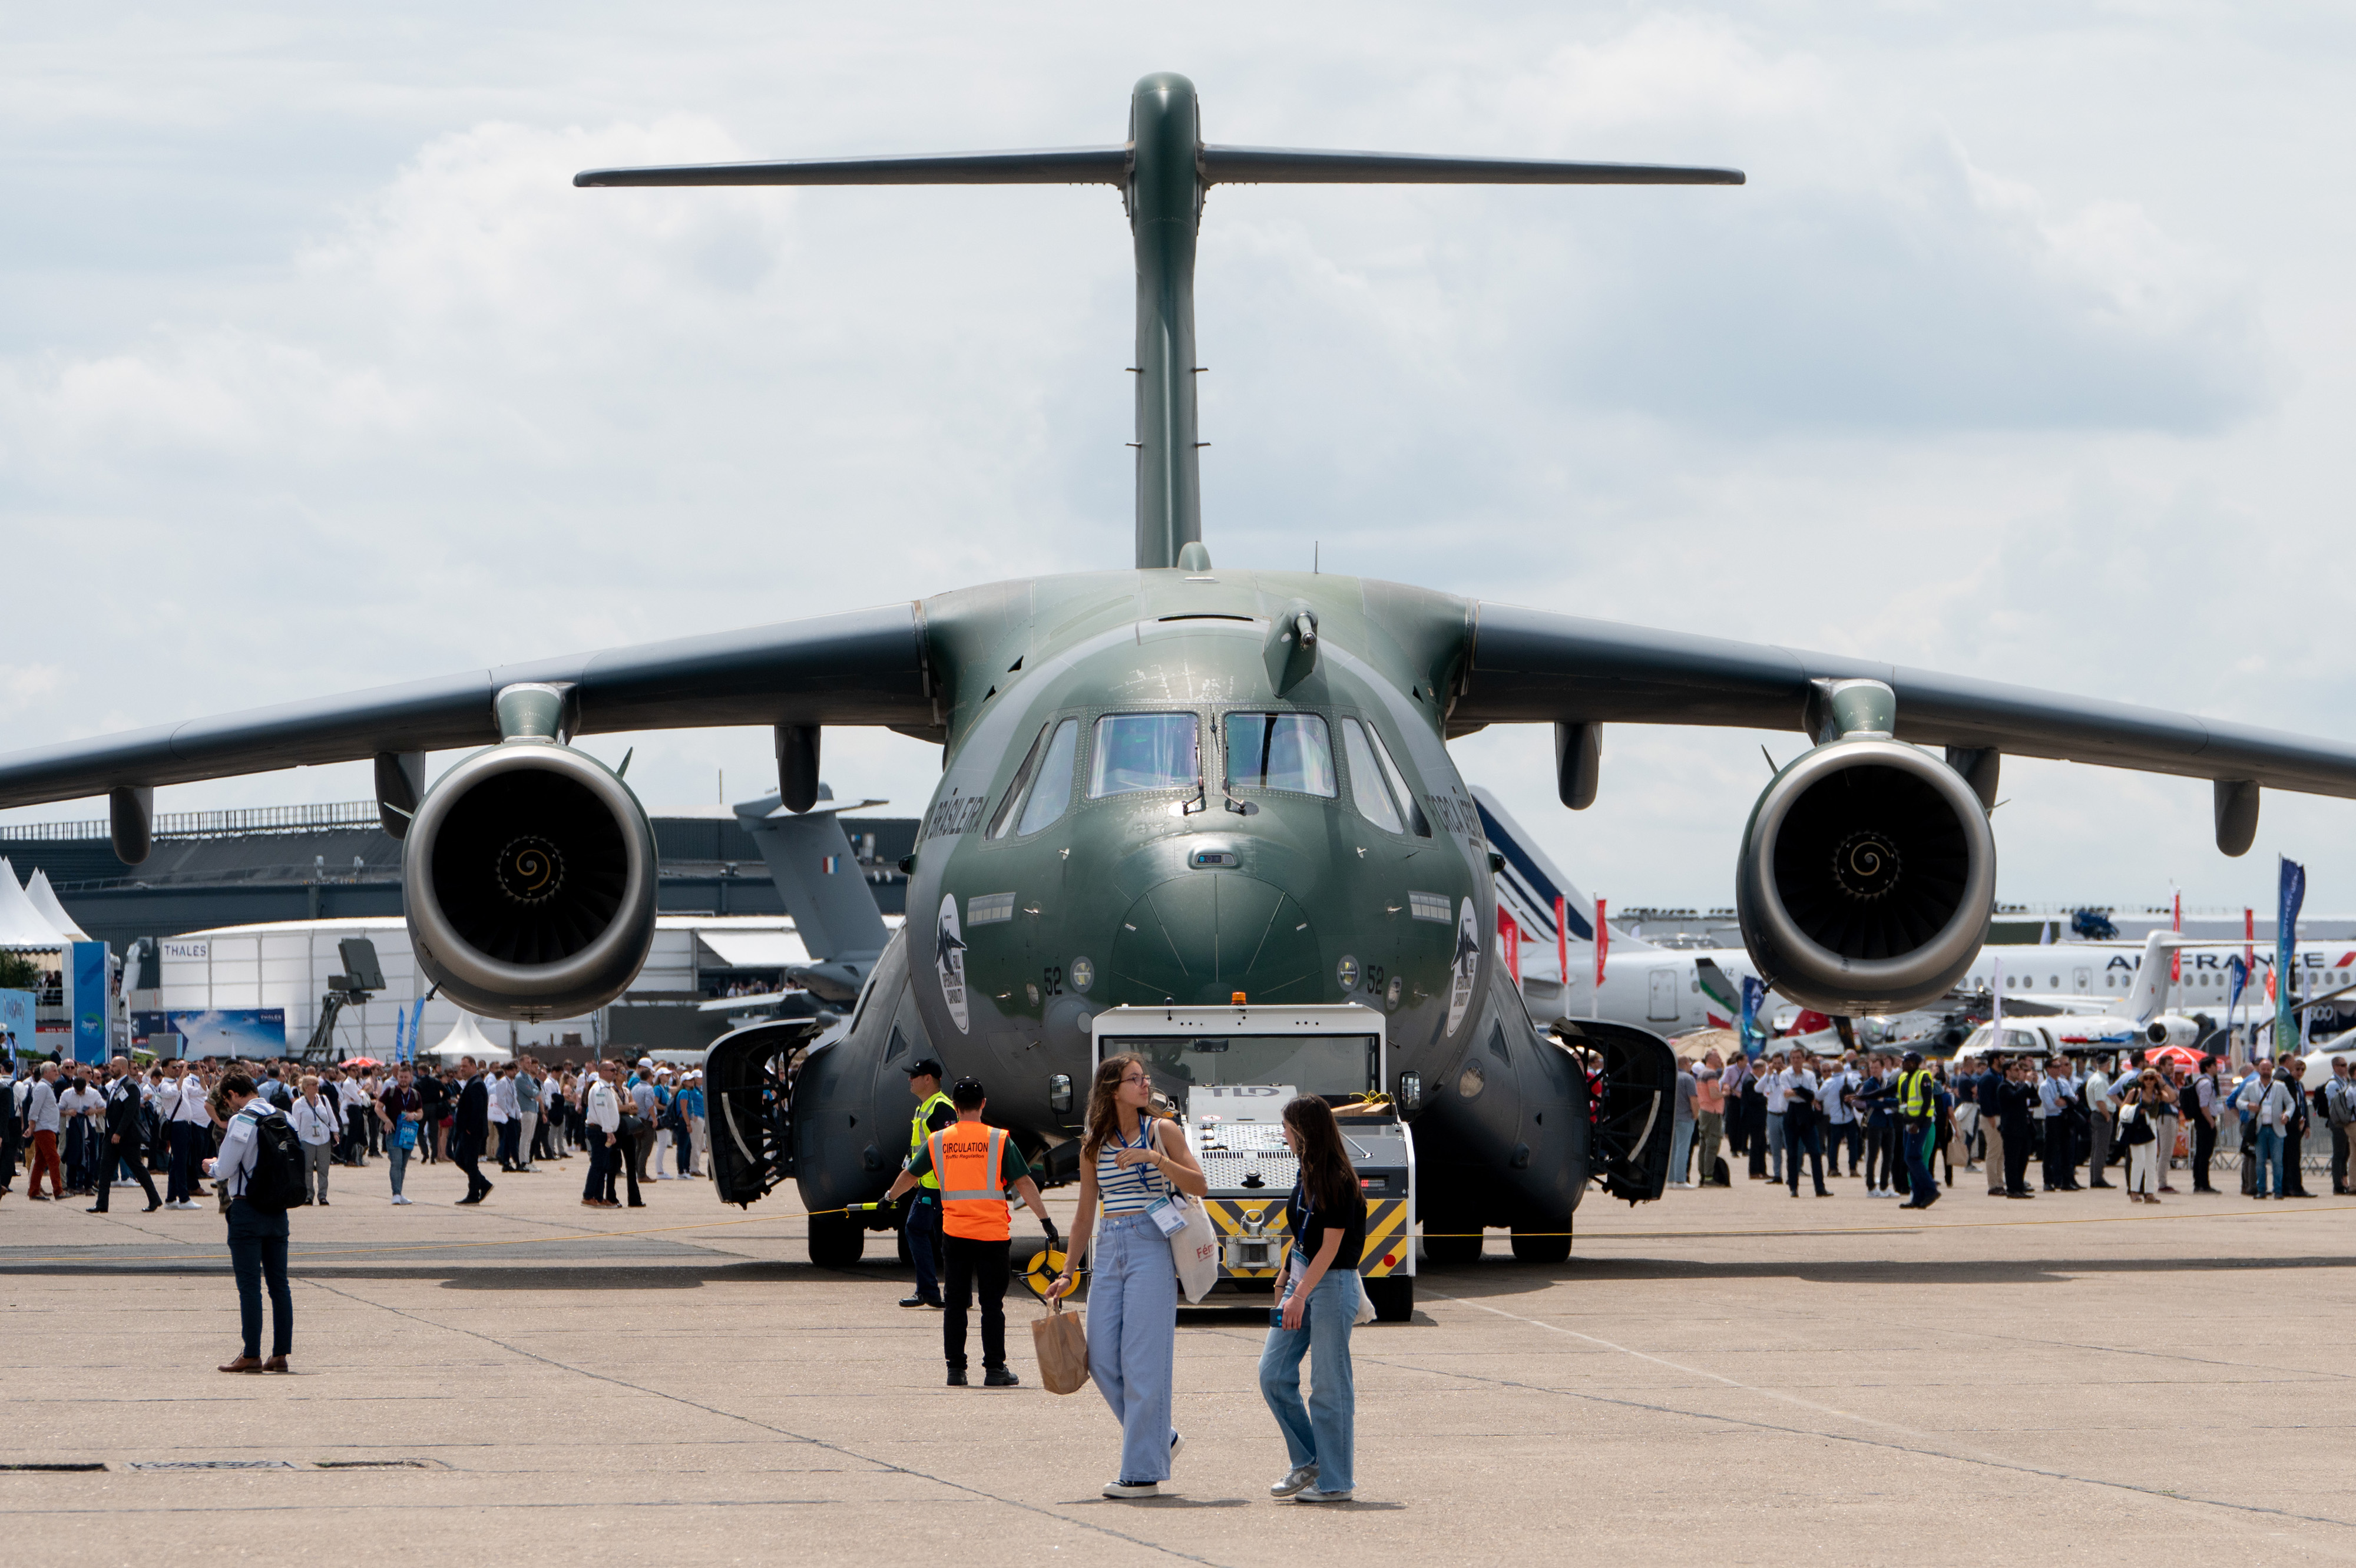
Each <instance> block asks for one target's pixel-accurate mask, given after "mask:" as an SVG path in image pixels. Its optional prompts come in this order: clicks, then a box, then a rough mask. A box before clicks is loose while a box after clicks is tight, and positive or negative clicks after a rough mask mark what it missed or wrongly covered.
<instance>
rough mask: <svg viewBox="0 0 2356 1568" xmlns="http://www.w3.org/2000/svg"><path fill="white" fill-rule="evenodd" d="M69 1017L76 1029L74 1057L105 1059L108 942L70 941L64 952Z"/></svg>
mask: <svg viewBox="0 0 2356 1568" xmlns="http://www.w3.org/2000/svg"><path fill="white" fill-rule="evenodd" d="M65 961H66V975H65V980H66V998H65V1000H66V1017H67V1018H68V1019H70V1021H71V1024H72V1028H73V1059H74V1060H76V1061H78V1062H92V1063H97V1062H103V1061H105V1060H106V1058H107V1057H108V1055H109V1054H110V1053H109V1052H108V1050H107V1039H106V1006H107V989H106V944H105V943H104V942H70V943H68V944H67V947H66V951H65Z"/></svg>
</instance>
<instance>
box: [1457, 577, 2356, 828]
mask: <svg viewBox="0 0 2356 1568" xmlns="http://www.w3.org/2000/svg"><path fill="white" fill-rule="evenodd" d="M1474 615H1475V628H1474V634H1473V639H1472V654H1471V657H1470V659H1469V660H1467V666H1466V669H1465V671H1464V674H1463V676H1462V681H1461V683H1460V689H1459V692H1458V694H1457V698H1456V701H1455V703H1454V705H1453V706H1452V707H1451V709H1450V710H1449V715H1448V724H1449V728H1450V730H1451V733H1458V734H1461V733H1463V732H1464V731H1466V730H1469V729H1471V728H1474V727H1477V726H1479V725H1484V724H1515V723H1521V724H1527V723H1547V722H1551V723H1556V724H1566V725H1580V724H1601V723H1607V722H1616V723H1622V724H1649V725H1733V726H1738V727H1741V728H1748V729H1795V730H1800V731H1802V732H1803V733H1806V732H1807V731H1809V730H1810V729H1811V728H1812V727H1813V725H1812V722H1811V714H1812V703H1813V701H1814V699H1815V697H1816V695H1817V688H1816V687H1815V684H1814V683H1815V682H1820V681H1838V680H1853V679H1863V680H1871V681H1879V682H1883V683H1885V684H1886V685H1888V686H1889V687H1890V689H1891V690H1892V691H1893V692H1894V693H1896V694H1897V698H1898V720H1897V731H1896V735H1897V738H1899V739H1900V740H1905V741H1912V742H1915V743H1917V744H1921V745H1929V746H1948V747H1951V748H1955V749H1959V750H1975V749H1984V750H1987V751H1992V752H1999V753H2010V754H2012V755H2014V756H2018V757H2053V758H2057V759H2059V760H2061V761H2066V762H2093V763H2100V764H2102V765H2103V766H2104V767H2109V768H2136V769H2139V770H2142V771H2144V772H2149V773H2174V774H2179V775H2182V776H2184V777H2187V778H2192V779H2215V780H2218V781H2220V782H2221V784H2225V785H2232V784H2255V785H2264V786H2265V787H2266V788H2269V789H2295V790H2298V791H2300V792H2301V793H2305V794H2310V795H2339V796H2347V797H2356V746H2351V745H2348V744H2346V743H2344V742H2340V741H2330V740H2314V739H2309V738H2308V737H2306V736H2295V735H2288V734H2285V733H2283V732H2280V731H2276V730H2265V729H2258V728H2254V727H2253V726H2251V725H2237V724H2231V723H2227V722H2225V721H2223V720H2219V719H2202V718H2195V717H2192V716H2191V715H2190V714H2172V713H2168V712H2166V711H2164V710H2162V709H2158V708H2145V707H2137V706H2135V705H2133V704H2130V703H2111V702H2104V701H2101V700H2099V699H2096V698H2092V697H2070V696H2061V695H2057V694H2055V693H2050V692H2040V691H2038V690H2036V689H2035V688H2033V687H2028V686H2014V685H2008V684H2005V683H2003V682H1996V681H1981V680H1976V679H1974V678H1972V677H1970V676H1965V675H1944V674H1940V673H1938V672H1936V671H1928V670H1910V669H1906V668H1904V667H1902V666H1900V665H1894V664H1880V663H1876V662H1874V661H1872V660H1864V659H1857V658H1852V657H1847V656H1845V655H1840V654H1831V653H1805V652H1801V651H1799V650H1794V649H1789V648H1776V647H1770V646H1765V645H1762V644H1757V643H1747V642H1730V641H1726V640H1724V639H1719V638H1713V637H1697V636H1693V635H1690V634H1687V633H1684V632H1675V631H1655V630H1653V629H1650V628H1644V627H1636V626H1626V625H1622V624H1620V623H1618V622H1614V621H1604V620H1590V619H1587V618H1583V617H1579V616H1568V615H1557V614H1554V613H1552V612H1550V611H1547V610H1534V609H1524V608H1521V607H1518V606H1513V605H1500V604H1492V603H1487V602H1485V601H1484V602H1482V603H1480V604H1477V605H1476V606H1475V607H1474ZM2220 810H2221V822H2222V811H2223V791H2222V789H2221V792H2220ZM2250 822H2251V825H2252V826H2254V825H2255V815H2254V795H2253V811H2252V813H2251V819H2250Z"/></svg>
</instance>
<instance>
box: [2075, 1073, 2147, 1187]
mask: <svg viewBox="0 0 2356 1568" xmlns="http://www.w3.org/2000/svg"><path fill="white" fill-rule="evenodd" d="M2085 1083H2086V1185H2087V1186H2088V1187H2111V1186H2114V1185H2115V1184H2114V1183H2111V1182H2107V1181H2104V1179H2103V1173H2104V1171H2107V1170H2109V1169H2110V1168H2111V1118H2112V1117H2114V1116H2115V1115H2117V1114H2118V1112H2119V1106H2118V1101H2115V1100H2114V1099H2113V1098H2112V1097H2111V1075H2110V1074H2109V1073H2108V1072H2105V1071H2104V1058H2101V1057H2095V1058H2092V1059H2091V1060H2090V1061H2088V1062H2087V1064H2086V1079H2085ZM2141 1114H2144V1115H2150V1114H2152V1112H2151V1111H2150V1110H2149V1109H2148V1108H2146V1109H2145V1110H2144V1111H2143V1112H2141ZM2154 1125H2155V1126H2157V1125H2158V1123H2157V1122H2155V1123H2154Z"/></svg>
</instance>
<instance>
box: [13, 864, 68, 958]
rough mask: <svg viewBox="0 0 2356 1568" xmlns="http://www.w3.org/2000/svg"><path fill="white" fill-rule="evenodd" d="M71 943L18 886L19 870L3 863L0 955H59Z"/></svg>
mask: <svg viewBox="0 0 2356 1568" xmlns="http://www.w3.org/2000/svg"><path fill="white" fill-rule="evenodd" d="M67 940H69V939H68V938H67V937H66V936H65V934H64V933H63V932H61V931H59V929H58V928H57V927H56V926H55V925H54V924H52V923H51V922H50V920H49V919H48V917H46V916H44V915H43V914H42V913H41V911H40V909H39V908H37V907H36V906H35V905H34V903H33V901H32V899H30V898H28V897H26V896H25V890H24V888H22V887H20V886H17V884H16V867H15V866H13V865H9V864H8V863H7V862H6V861H5V860H0V952H56V951H58V950H60V949H62V948H63V947H64V946H65V945H66V943H67Z"/></svg>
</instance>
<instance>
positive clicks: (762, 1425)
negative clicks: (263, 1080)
mask: <svg viewBox="0 0 2356 1568" xmlns="http://www.w3.org/2000/svg"><path fill="white" fill-rule="evenodd" d="M301 1283H304V1284H306V1285H309V1286H310V1287H311V1288H312V1289H314V1290H323V1291H326V1292H327V1294H330V1295H339V1296H341V1297H343V1298H344V1299H345V1300H346V1301H349V1302H354V1303H357V1304H358V1305H361V1306H370V1307H374V1308H375V1309H376V1310H377V1311H379V1312H389V1313H391V1314H392V1315H393V1316H395V1317H402V1318H406V1319H408V1320H409V1321H410V1322H412V1323H416V1324H422V1325H423V1326H425V1327H428V1328H438V1329H441V1330H443V1331H444V1333H449V1334H464V1335H466V1337H468V1338H471V1339H479V1340H481V1341H483V1342H484V1343H485V1344H487V1345H496V1346H498V1348H500V1349H502V1350H505V1351H506V1352H508V1353H509V1355H511V1356H520V1357H522V1358H523V1359H526V1360H528V1361H537V1362H539V1363H540V1364H541V1366H543V1367H552V1368H554V1369H557V1370H558V1371H560V1372H571V1373H573V1375H574V1376H575V1377H582V1378H589V1379H592V1380H595V1381H597V1382H601V1383H609V1384H611V1385H613V1386H614V1387H615V1388H617V1389H627V1390H629V1391H631V1392H633V1393H640V1394H646V1395H648V1396H649V1397H651V1398H654V1399H662V1400H669V1401H670V1402H672V1403H673V1404H680V1405H685V1406H686V1407H687V1408H688V1409H690V1410H700V1411H701V1412H704V1413H705V1414H707V1415H716V1416H718V1417H720V1418H721V1419H722V1420H723V1421H741V1422H743V1423H744V1424H745V1425H747V1426H751V1427H756V1428H758V1429H759V1430H761V1431H763V1432H769V1433H775V1434H776V1435H777V1436H779V1437H788V1438H791V1439H793V1440H794V1441H795V1442H797V1443H807V1444H810V1446H812V1447H814V1448H822V1449H824V1450H825V1451H826V1452H828V1453H830V1454H839V1455H842V1456H843V1457H844V1458H846V1459H856V1460H858V1461H859V1462H860V1463H862V1464H863V1465H873V1466H875V1467H876V1468H877V1469H879V1470H882V1471H885V1472H887V1473H889V1474H893V1475H900V1476H912V1477H916V1479H918V1480H923V1481H930V1482H932V1483H933V1484H934V1485H935V1486H938V1487H948V1489H949V1490H951V1491H955V1492H963V1493H965V1494H966V1495H967V1496H968V1497H973V1498H981V1499H983V1500H984V1501H987V1502H993V1503H1000V1504H1003V1505H1004V1506H1005V1507H1007V1508H1011V1509H1020V1510H1021V1511H1023V1512H1024V1513H1029V1514H1036V1515H1038V1516H1039V1517H1040V1518H1042V1519H1051V1520H1055V1522H1056V1523H1058V1524H1063V1525H1068V1526H1070V1527H1071V1528H1073V1529H1075V1530H1088V1531H1091V1532H1093V1533H1095V1534H1098V1535H1101V1536H1105V1537H1107V1538H1108V1539H1110V1540H1113V1541H1126V1542H1127V1543H1128V1544H1130V1545H1131V1546H1141V1547H1144V1548H1145V1549H1146V1550H1148V1551H1150V1552H1161V1553H1162V1554H1163V1555H1165V1556H1169V1557H1174V1558H1177V1559H1179V1560H1180V1561H1181V1562H1185V1563H1204V1564H1205V1568H1228V1565H1226V1564H1223V1563H1215V1562H1214V1561H1213V1560H1212V1559H1211V1558H1208V1557H1200V1556H1197V1555H1195V1554H1194V1552H1182V1551H1180V1550H1178V1548H1176V1547H1174V1546H1166V1545H1164V1544H1162V1542H1161V1541H1148V1540H1147V1539H1145V1538H1144V1537H1143V1536H1139V1535H1130V1534H1129V1533H1128V1532H1127V1531H1125V1530H1113V1529H1111V1528H1109V1527H1108V1526H1105V1525H1101V1524H1097V1523H1095V1522H1093V1521H1091V1520H1084V1519H1073V1518H1071V1517H1069V1516H1068V1515H1066V1514H1060V1513H1057V1512H1056V1511H1055V1509H1046V1508H1041V1507H1040V1506H1039V1505H1038V1504H1036V1503H1026V1502H1024V1501H1023V1499H1022V1498H1010V1497H1006V1496H1003V1495H1001V1494H1000V1493H997V1492H992V1491H990V1490H988V1489H986V1488H984V1487H977V1486H974V1485H972V1484H970V1483H969V1482H965V1481H958V1480H952V1479H951V1478H950V1477H947V1476H937V1475H935V1474H933V1473H932V1472H931V1471H929V1470H919V1469H916V1468H915V1467H914V1466H907V1465H897V1464H894V1463H893V1462H892V1461H891V1460H889V1459H878V1458H875V1457H873V1455H866V1454H862V1453H860V1452H859V1451H858V1450H857V1449H855V1448H846V1447H844V1446H843V1445H842V1444H840V1443H829V1442H828V1441H827V1440H826V1439H825V1438H823V1437H812V1436H809V1434H806V1433H800V1432H793V1431H789V1430H788V1429H787V1428H785V1427H782V1426H776V1425H773V1424H771V1423H768V1422H766V1421H760V1420H757V1419H755V1417H752V1416H749V1415H743V1414H739V1413H738V1412H735V1411H733V1410H723V1409H721V1408H720V1407H719V1406H717V1405H709V1404H705V1403H703V1402H701V1401H699V1400H691V1399H689V1398H687V1397H686V1396H685V1395H683V1394H675V1393H672V1392H670V1391H669V1390H667V1389H657V1388H649V1387H648V1386H647V1385H646V1384H644V1383H634V1382H631V1381H630V1380H628V1379H626V1378H617V1377H615V1376H613V1375H612V1374H611V1373H608V1372H593V1371H591V1370H590V1369H588V1368H586V1367H575V1366H573V1365H572V1364H571V1363H569V1362H565V1361H560V1360H557V1359H555V1358H554V1357H552V1356H543V1355H541V1354H540V1353H539V1352H538V1351H536V1350H527V1349H525V1348H523V1347H522V1346H520V1345H515V1344H511V1343H509V1341H507V1340H505V1339H501V1338H499V1337H498V1336H497V1335H492V1334H485V1333H483V1332H482V1331H481V1330H479V1329H475V1328H461V1327H459V1326H457V1325H455V1324H450V1323H437V1322H435V1321H434V1319H432V1318H430V1317H425V1316H420V1315H419V1314H417V1313H413V1312H406V1311H403V1310H402V1308H400V1307H397V1306H391V1305H386V1304H385V1303H383V1302H380V1301H370V1300H369V1298H368V1297H366V1296H364V1295H359V1294H355V1293H353V1292H351V1291H348V1290H338V1289H337V1287H336V1286H334V1285H331V1284H328V1283H326V1282H325V1281H322V1280H316V1279H305V1280H302V1281H301Z"/></svg>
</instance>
